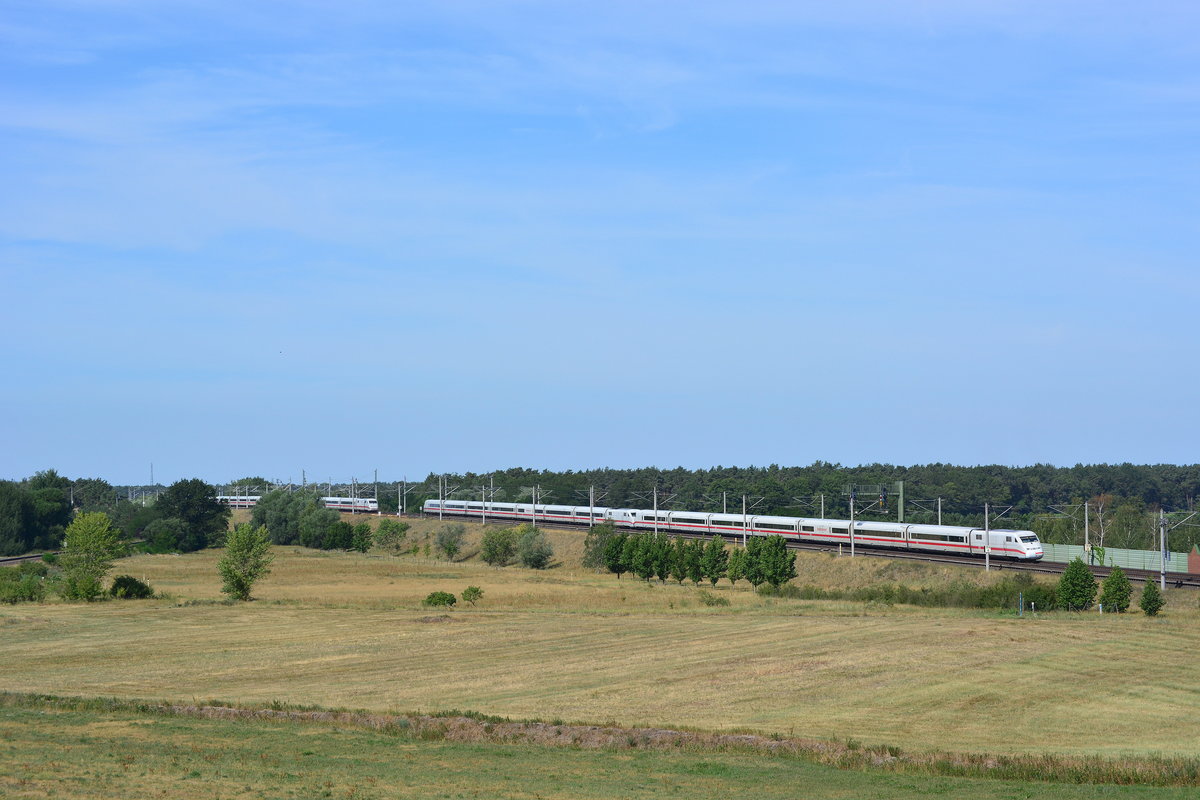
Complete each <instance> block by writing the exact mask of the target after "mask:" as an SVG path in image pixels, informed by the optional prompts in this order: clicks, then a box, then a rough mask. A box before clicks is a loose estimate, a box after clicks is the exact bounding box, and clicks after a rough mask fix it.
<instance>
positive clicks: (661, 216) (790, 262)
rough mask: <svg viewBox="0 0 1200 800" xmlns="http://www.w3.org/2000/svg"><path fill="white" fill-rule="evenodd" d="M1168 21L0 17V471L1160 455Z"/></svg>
mask: <svg viewBox="0 0 1200 800" xmlns="http://www.w3.org/2000/svg"><path fill="white" fill-rule="evenodd" d="M1198 23H1200V6H1196V4H1194V3H1189V2H1182V1H1181V2H1153V0H1151V1H1150V2H1140V3H1137V4H1133V3H1095V2H1091V1H1090V0H1089V1H1088V2H1074V1H1073V0H1063V1H1062V2H1055V1H1054V0H1037V1H1035V0H1028V1H1026V0H1011V1H1009V0H975V1H974V2H969V3H965V2H958V1H957V0H956V1H955V2H950V1H949V0H887V1H886V2H885V1H883V0H878V1H877V0H840V1H839V2H838V3H828V2H757V0H743V1H742V2H738V3H730V2H709V1H708V0H689V1H688V2H673V1H670V2H668V1H665V0H664V1H663V2H646V0H642V2H636V3H635V2H625V1H624V0H606V2H602V3H599V2H597V3H593V2H577V3H562V2H541V0H516V1H513V2H504V0H498V1H496V2H466V1H459V0H437V1H436V2H422V1H421V0H415V1H412V2H404V3H394V2H370V1H369V0H343V1H342V2H338V3H326V2H318V1H317V0H312V1H311V2H303V1H301V2H286V3H284V2H256V1H255V0H240V1H239V2H237V3H225V2H217V1H215V0H205V2H189V1H188V0H180V1H179V2H172V3H161V2H157V1H155V2H150V1H149V0H146V1H144V2H143V0H77V1H76V2H63V1H60V0H36V2H26V1H25V0H9V2H7V3H5V8H4V11H3V12H2V13H0V172H2V174H3V175H4V180H3V183H2V185H0V277H2V279H3V283H2V286H3V288H2V289H0V297H2V298H3V300H2V308H3V313H2V314H0V341H2V342H3V345H2V346H0V370H2V373H0V374H3V375H4V376H5V380H4V382H3V388H2V389H0V413H2V415H3V419H4V421H5V422H4V428H3V446H2V447H0V477H4V478H14V479H18V478H21V477H24V476H27V475H31V474H33V472H35V471H37V470H41V469H47V468H54V469H57V470H58V471H59V472H60V473H62V474H66V475H69V476H72V477H77V476H88V477H90V476H98V477H103V478H106V479H107V480H109V481H111V482H113V483H115V484H127V483H142V482H145V481H148V479H149V473H150V465H151V464H153V465H154V470H155V479H156V480H157V481H159V482H162V483H169V482H171V481H174V480H178V479H181V478H190V477H201V478H204V479H206V480H209V481H213V482H221V481H227V480H233V479H236V478H239V477H243V476H247V475H262V476H264V477H266V478H268V479H272V480H296V481H298V480H300V478H301V474H302V470H303V471H304V474H305V475H306V476H307V477H308V479H309V480H313V479H317V480H326V479H331V480H333V481H342V480H347V481H348V480H350V479H351V478H357V479H358V480H363V479H366V478H369V477H371V476H372V475H373V472H374V471H375V470H378V473H379V475H380V478H381V479H387V480H398V479H400V478H401V477H403V476H407V477H408V478H410V479H411V478H414V477H415V478H423V477H424V476H425V475H427V474H429V473H431V472H443V471H445V472H464V471H474V472H478V473H483V472H487V471H490V470H494V469H502V468H506V467H509V466H517V465H519V466H527V467H534V468H544V469H556V470H559V469H587V468H592V467H602V466H611V467H636V466H648V465H657V466H661V467H674V466H678V465H682V466H685V467H708V466H714V465H768V464H773V463H775V464H784V465H798V464H809V463H812V462H814V461H818V460H821V461H830V462H836V463H843V464H864V463H875V462H884V463H895V464H921V463H930V462H944V463H954V464H965V465H972V464H991V463H998V464H1010V465H1026V464H1033V463H1050V464H1057V465H1073V464H1076V463H1098V462H1125V461H1130V462H1135V463H1164V462H1165V463H1189V464H1190V463H1195V462H1196V461H1197V460H1198V457H1197V447H1196V442H1197V434H1196V408H1197V406H1198V403H1197V400H1198V399H1200V374H1198V372H1197V370H1196V366H1197V339H1198V336H1197V332H1198V330H1200V328H1198V327H1197V323H1196V313H1197V310H1200V268H1198V266H1197V263H1196V257H1197V253H1198V252H1200V247H1198V245H1200V191H1198V190H1197V184H1198V181H1197V179H1198V178H1200V37H1197V36H1196V35H1195V32H1196V30H1197V29H1198Z"/></svg>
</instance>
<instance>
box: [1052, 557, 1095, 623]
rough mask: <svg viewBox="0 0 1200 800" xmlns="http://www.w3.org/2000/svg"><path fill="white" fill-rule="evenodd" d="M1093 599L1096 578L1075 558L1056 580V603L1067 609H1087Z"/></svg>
mask: <svg viewBox="0 0 1200 800" xmlns="http://www.w3.org/2000/svg"><path fill="white" fill-rule="evenodd" d="M1095 600H1096V579H1095V578H1094V577H1093V576H1092V572H1091V570H1089V569H1088V568H1087V565H1086V564H1084V563H1083V561H1081V560H1080V559H1078V558H1076V559H1075V560H1074V561H1072V562H1071V563H1070V564H1068V565H1067V568H1066V569H1065V570H1063V574H1062V577H1061V578H1060V579H1059V581H1058V605H1059V606H1060V607H1061V608H1065V609H1066V610H1068V611H1087V610H1088V609H1089V608H1091V607H1092V603H1093V602H1095Z"/></svg>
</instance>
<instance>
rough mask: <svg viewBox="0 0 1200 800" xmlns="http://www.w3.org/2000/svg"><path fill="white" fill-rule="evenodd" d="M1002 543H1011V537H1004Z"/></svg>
mask: <svg viewBox="0 0 1200 800" xmlns="http://www.w3.org/2000/svg"><path fill="white" fill-rule="evenodd" d="M1004 541H1006V542H1011V541H1012V537H1011V536H1005V537H1004Z"/></svg>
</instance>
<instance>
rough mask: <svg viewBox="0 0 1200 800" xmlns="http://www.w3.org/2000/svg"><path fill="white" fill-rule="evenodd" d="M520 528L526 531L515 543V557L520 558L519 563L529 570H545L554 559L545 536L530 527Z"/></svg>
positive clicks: (552, 550) (552, 551) (551, 548)
mask: <svg viewBox="0 0 1200 800" xmlns="http://www.w3.org/2000/svg"><path fill="white" fill-rule="evenodd" d="M521 527H522V528H525V529H526V530H525V532H524V533H522V534H521V538H520V539H519V540H518V541H517V555H518V556H520V558H521V563H522V564H524V565H525V566H527V567H529V568H530V569H545V568H546V567H547V565H549V563H550V559H551V558H553V557H554V548H553V547H552V546H551V545H550V541H549V540H548V539H547V538H546V534H544V533H542V532H541V531H540V530H538V529H537V528H535V527H533V526H532V525H522V526H521Z"/></svg>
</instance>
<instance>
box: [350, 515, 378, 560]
mask: <svg viewBox="0 0 1200 800" xmlns="http://www.w3.org/2000/svg"><path fill="white" fill-rule="evenodd" d="M372 538H373V537H372V536H371V523H369V522H360V523H358V524H357V525H355V526H354V533H353V535H352V536H351V538H350V548H351V549H352V550H357V551H358V552H360V553H365V552H367V551H368V550H370V549H371V540H372Z"/></svg>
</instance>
